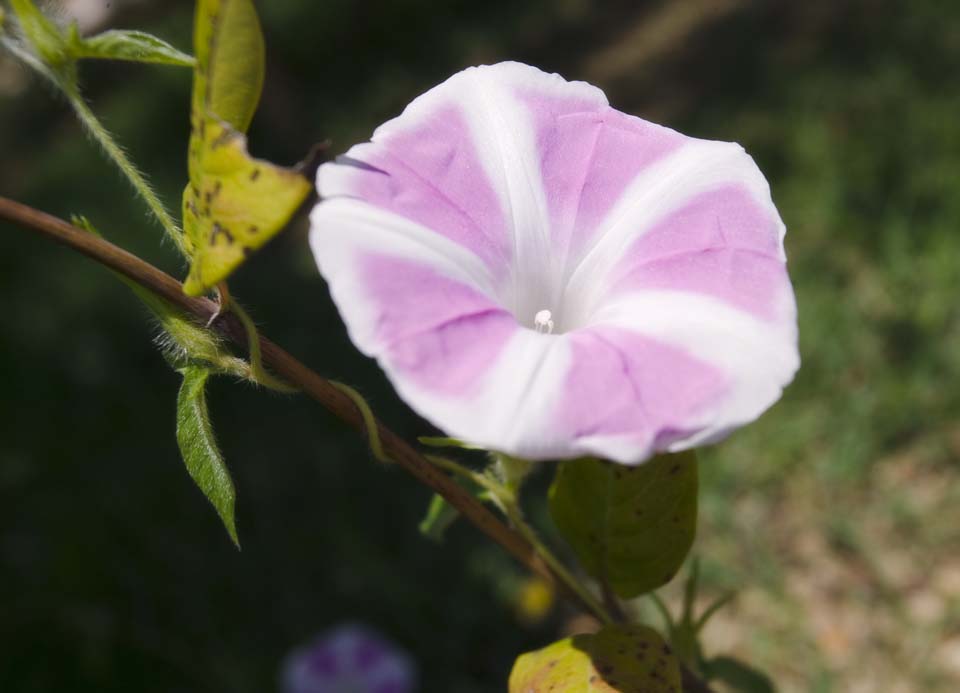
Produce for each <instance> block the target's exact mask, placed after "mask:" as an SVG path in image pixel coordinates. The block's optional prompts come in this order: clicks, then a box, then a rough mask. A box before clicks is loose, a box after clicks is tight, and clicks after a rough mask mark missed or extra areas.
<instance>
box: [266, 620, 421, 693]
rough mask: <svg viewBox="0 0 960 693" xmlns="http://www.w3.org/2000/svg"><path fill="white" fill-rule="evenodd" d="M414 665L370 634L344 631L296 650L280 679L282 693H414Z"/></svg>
mask: <svg viewBox="0 0 960 693" xmlns="http://www.w3.org/2000/svg"><path fill="white" fill-rule="evenodd" d="M415 689H416V674H415V671H414V666H413V663H412V662H411V661H410V659H409V658H408V657H407V656H406V655H405V654H403V653H402V652H400V651H399V650H398V649H397V648H396V647H395V646H394V645H392V644H391V643H389V642H388V641H387V640H385V639H384V638H383V637H381V636H380V635H378V634H377V633H375V632H373V631H372V630H370V629H368V628H365V627H363V626H358V625H344V626H340V627H339V628H336V629H334V630H332V631H330V632H329V633H326V634H325V635H323V636H321V637H320V638H318V639H317V640H316V641H315V642H313V643H310V644H309V645H306V646H305V647H303V648H300V649H298V650H296V651H295V652H294V653H293V654H291V655H290V657H289V658H288V659H287V661H286V663H285V664H284V667H283V673H282V690H283V693H413V691H414V690H415Z"/></svg>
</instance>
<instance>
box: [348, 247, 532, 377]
mask: <svg viewBox="0 0 960 693" xmlns="http://www.w3.org/2000/svg"><path fill="white" fill-rule="evenodd" d="M359 271H360V273H361V276H362V277H363V284H364V286H365V289H366V292H367V298H368V300H369V301H370V302H371V310H372V311H373V314H374V317H373V321H374V323H375V325H376V329H375V332H374V335H375V337H374V338H375V340H376V342H377V343H378V348H377V349H376V351H377V353H376V355H377V356H378V357H379V358H381V359H383V360H384V361H385V364H384V365H385V366H386V367H387V368H388V370H389V371H396V372H397V373H398V374H399V375H402V376H403V377H404V378H405V379H409V380H410V381H412V382H414V383H415V384H416V385H417V386H418V387H421V388H423V389H425V390H428V391H430V392H433V393H435V394H443V395H466V394H468V393H469V392H470V391H472V390H473V389H474V388H475V387H476V386H477V385H478V384H479V383H480V382H481V381H482V380H483V377H484V375H485V374H486V372H487V370H488V369H489V368H490V367H491V366H492V365H493V364H494V362H495V361H496V360H497V357H498V356H499V354H500V352H501V350H502V349H503V347H504V346H506V343H507V342H508V341H509V339H510V337H511V336H513V334H514V333H515V332H516V331H517V330H518V329H520V328H519V327H518V326H517V324H516V321H515V320H514V318H513V316H512V315H510V313H508V312H507V311H506V310H504V309H502V308H501V307H500V306H498V305H497V304H496V303H494V302H493V301H492V300H490V299H489V298H488V297H487V296H484V295H483V294H482V293H480V292H479V291H477V290H476V289H474V288H472V287H469V286H467V285H465V284H463V283H461V282H458V281H456V280H454V279H450V278H449V277H445V276H443V275H442V274H439V273H438V272H435V271H434V270H432V269H430V268H429V267H426V266H423V265H420V264H417V263H415V262H410V261H408V260H401V259H398V258H396V257H392V256H389V255H376V254H365V255H363V256H361V258H360V260H359Z"/></svg>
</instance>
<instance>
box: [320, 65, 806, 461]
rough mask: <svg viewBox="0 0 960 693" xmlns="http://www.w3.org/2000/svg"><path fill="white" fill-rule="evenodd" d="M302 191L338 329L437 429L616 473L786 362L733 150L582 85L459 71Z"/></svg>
mask: <svg viewBox="0 0 960 693" xmlns="http://www.w3.org/2000/svg"><path fill="white" fill-rule="evenodd" d="M317 186H318V190H319V193H320V196H321V201H320V202H319V203H318V204H317V206H316V207H315V209H314V210H313V213H312V216H311V225H312V229H311V236H310V239H311V245H312V248H313V252H314V255H315V257H316V260H317V263H318V265H319V267H320V270H321V272H322V274H323V276H324V277H325V278H326V280H327V282H328V283H329V286H330V290H331V292H332V295H333V298H334V301H335V302H336V304H337V306H338V308H339V310H340V314H341V315H342V316H343V319H344V321H345V323H346V325H347V328H348V330H349V333H350V337H351V339H352V340H353V342H354V343H355V344H356V345H357V347H358V348H359V349H360V350H361V351H363V352H364V353H365V354H367V355H369V356H372V357H375V358H376V359H377V360H378V362H379V363H380V365H381V367H382V368H383V369H384V371H385V372H386V374H387V376H388V377H389V378H390V380H391V381H392V383H393V384H394V386H395V387H396V389H397V391H398V392H399V394H400V395H401V397H403V398H404V399H405V400H406V401H407V402H408V403H409V404H410V406H412V407H413V408H414V409H415V410H416V411H417V412H418V413H420V414H421V415H422V416H424V417H425V418H426V419H428V420H429V421H431V422H432V423H433V424H435V425H436V426H438V427H439V428H440V429H442V430H443V431H445V432H446V433H447V434H448V435H450V436H452V437H455V438H459V439H462V440H465V441H468V442H470V443H473V444H476V445H479V446H482V447H485V448H487V449H491V450H497V451H501V452H504V453H508V454H510V455H514V456H517V457H522V458H526V459H531V460H535V459H554V458H572V457H579V456H583V455H596V456H599V457H603V458H607V459H611V460H615V461H618V462H621V463H627V464H634V463H638V462H641V461H643V460H644V459H646V458H648V457H649V456H650V455H652V454H654V453H656V452H658V451H666V450H669V451H676V450H682V449H686V448H690V447H693V446H697V445H700V444H702V443H706V442H710V441H714V440H717V439H719V438H721V437H723V436H724V435H726V434H727V433H729V432H730V431H732V430H733V429H735V428H737V427H738V426H741V425H742V424H744V423H747V422H749V421H752V420H754V419H755V418H756V417H758V416H759V415H760V414H761V413H762V412H763V411H765V410H766V409H767V408H768V407H769V406H770V405H771V404H773V403H774V402H775V401H776V400H777V399H778V398H779V397H780V394H781V391H782V389H783V387H784V386H785V385H786V384H787V383H789V382H790V380H791V379H792V378H793V375H794V373H795V371H796V370H797V368H798V366H799V357H798V353H797V326H796V306H795V302H794V297H793V289H792V287H791V285H790V280H789V277H788V275H787V271H786V264H785V263H786V257H785V254H784V250H783V236H784V225H783V222H782V221H781V220H780V216H779V214H778V213H777V210H776V208H775V207H774V204H773V202H772V200H771V197H770V188H769V186H768V184H767V181H766V179H765V178H764V177H763V174H761V172H760V170H759V169H758V168H757V166H756V165H755V164H754V162H753V159H751V158H750V156H748V155H747V154H746V153H745V152H744V150H743V149H742V148H741V147H740V146H739V145H737V144H732V143H727V142H712V141H707V140H701V139H694V138H691V137H686V136H684V135H682V134H680V133H678V132H675V131H674V130H671V129H669V128H665V127H661V126H659V125H655V124H653V123H650V122H647V121H645V120H642V119H640V118H636V117H633V116H630V115H626V114H624V113H620V112H619V111H616V110H614V109H613V108H611V107H610V106H609V105H608V103H607V99H606V97H605V96H604V94H603V92H602V91H600V90H599V89H597V88H596V87H593V86H591V85H589V84H586V83H583V82H568V81H566V80H564V79H563V78H561V77H560V76H558V75H552V74H546V73H544V72H541V71H540V70H538V69H536V68H533V67H530V66H527V65H522V64H519V63H500V64H497V65H492V66H483V67H475V68H470V69H467V70H464V71H463V72H460V73H458V74H456V75H454V76H453V77H451V78H450V79H448V80H447V81H446V82H444V83H443V84H441V85H439V86H437V87H435V88H433V89H431V90H430V91H428V92H426V93H425V94H423V95H422V96H420V97H418V98H417V99H415V100H414V101H413V102H412V103H411V104H410V105H409V106H407V108H406V110H404V112H403V113H402V114H401V115H400V116H399V117H397V118H394V119H393V120H390V121H388V122H387V123H385V124H383V125H381V126H380V127H379V128H378V129H377V130H376V132H374V134H373V137H372V138H371V141H370V142H367V143H364V144H359V145H357V146H355V147H353V148H351V149H350V150H349V151H348V152H347V153H346V155H345V156H342V157H340V158H339V159H338V160H336V161H335V162H331V163H327V164H324V165H323V166H322V167H321V168H320V170H319V172H318V174H317Z"/></svg>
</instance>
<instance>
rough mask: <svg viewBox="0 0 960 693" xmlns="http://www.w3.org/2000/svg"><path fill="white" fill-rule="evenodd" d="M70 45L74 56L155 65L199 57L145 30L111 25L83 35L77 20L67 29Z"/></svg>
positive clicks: (182, 64)
mask: <svg viewBox="0 0 960 693" xmlns="http://www.w3.org/2000/svg"><path fill="white" fill-rule="evenodd" d="M67 45H68V48H69V51H70V55H71V57H73V58H77V59H81V58H93V59H103V60H126V61H130V62H138V63H152V64H156V65H176V66H179V67H193V66H194V65H195V64H196V60H195V59H194V58H193V56H190V55H187V54H186V53H183V52H181V51H179V50H177V49H176V48H174V47H173V46H171V45H170V44H169V43H167V42H166V41H164V40H162V39H159V38H157V37H156V36H153V35H151V34H148V33H146V32H143V31H125V30H119V29H111V30H110V31H104V32H103V33H100V34H96V35H95V36H89V37H86V38H84V37H82V36H80V32H79V31H78V30H77V25H76V24H71V25H70V28H69V29H68V31H67Z"/></svg>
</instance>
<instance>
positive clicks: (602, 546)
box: [549, 452, 697, 598]
mask: <svg viewBox="0 0 960 693" xmlns="http://www.w3.org/2000/svg"><path fill="white" fill-rule="evenodd" d="M549 498H550V514H551V516H552V517H553V521H554V523H555V524H556V526H557V528H558V529H559V530H560V533H561V534H562V535H563V537H564V538H565V539H566V540H567V542H568V543H569V544H570V546H571V547H572V548H573V550H574V552H575V553H576V554H577V557H578V558H579V559H580V562H581V563H582V565H583V567H584V569H586V571H587V572H589V573H590V574H591V575H592V576H593V577H595V578H597V579H598V580H602V581H605V582H606V583H607V584H608V585H609V586H610V587H611V588H612V589H613V590H614V591H615V592H616V593H617V594H618V595H619V596H621V597H624V598H632V597H636V596H638V595H641V594H644V593H646V592H649V591H651V590H654V589H656V588H658V587H660V586H661V585H664V584H666V583H667V582H669V581H670V580H671V579H672V578H673V576H674V575H675V574H676V572H677V571H678V570H679V569H680V566H681V565H682V563H683V560H684V558H685V557H686V555H687V553H688V552H689V551H690V547H691V546H692V544H693V539H694V536H695V534H696V526H697V462H696V456H695V455H694V453H692V452H684V453H679V454H671V455H659V456H657V457H654V458H653V459H651V460H648V461H647V462H644V463H643V464H640V465H637V466H633V467H628V466H624V465H619V464H613V463H611V462H606V461H603V460H598V459H595V458H582V459H577V460H571V461H569V462H563V463H561V464H560V466H559V468H558V470H557V474H556V477H555V479H554V481H553V484H552V486H551V487H550V493H549Z"/></svg>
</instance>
